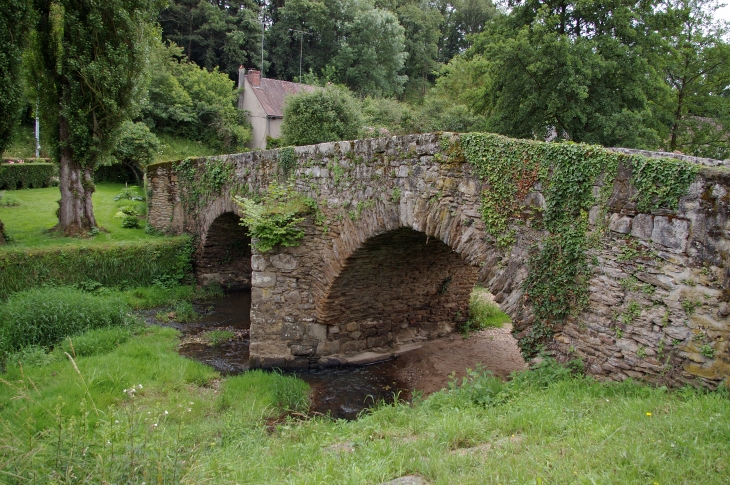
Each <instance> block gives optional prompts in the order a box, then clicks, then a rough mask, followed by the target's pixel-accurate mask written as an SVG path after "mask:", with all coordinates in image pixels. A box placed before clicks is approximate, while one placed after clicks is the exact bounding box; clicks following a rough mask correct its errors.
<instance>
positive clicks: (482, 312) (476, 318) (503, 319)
mask: <svg viewBox="0 0 730 485" xmlns="http://www.w3.org/2000/svg"><path fill="white" fill-rule="evenodd" d="M509 321H510V318H509V316H508V315H507V314H505V313H504V312H503V311H502V310H500V309H499V306H498V305H497V304H496V303H494V301H492V299H491V295H489V292H488V291H487V290H485V289H483V288H474V290H473V291H472V292H471V297H470V298H469V319H468V320H467V322H466V323H465V324H464V327H463V328H462V331H463V333H465V334H468V333H469V332H471V331H476V330H482V329H485V328H500V327H502V325H504V324H505V323H509Z"/></svg>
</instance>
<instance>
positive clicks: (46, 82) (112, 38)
mask: <svg viewBox="0 0 730 485" xmlns="http://www.w3.org/2000/svg"><path fill="white" fill-rule="evenodd" d="M160 7H161V4H160V2H156V1H155V2H146V1H141V0H112V1H107V2H103V3H98V4H97V3H95V4H93V5H81V4H78V3H76V2H71V1H65V0H64V1H60V2H50V1H42V2H39V3H38V5H37V13H38V23H37V25H36V32H35V36H34V38H33V50H34V55H33V56H31V59H32V61H31V64H32V66H31V69H30V71H29V75H30V76H33V78H34V81H36V82H37V83H39V86H38V88H37V92H36V93H35V94H37V95H38V96H39V97H40V99H41V112H42V115H43V118H44V121H45V123H44V126H46V127H47V128H46V130H47V131H48V132H49V133H52V134H53V136H54V139H53V141H52V145H53V148H54V150H55V151H56V156H59V155H60V153H66V154H67V156H68V157H69V158H70V157H71V154H73V155H72V156H73V161H74V162H75V163H77V164H78V165H79V166H80V167H91V168H93V167H94V166H95V165H96V164H97V163H98V162H99V161H100V159H101V158H102V157H103V156H104V155H106V154H108V153H109V152H110V151H111V149H112V148H113V146H114V143H115V142H116V134H117V130H118V129H119V127H120V125H121V124H122V122H123V121H124V119H125V118H126V116H127V115H128V114H129V113H130V109H132V108H133V106H134V102H135V100H136V98H137V96H138V91H137V90H138V87H139V81H140V79H141V75H142V73H143V71H144V69H145V67H146V65H147V63H146V62H145V61H146V57H147V55H148V52H149V48H148V46H149V43H148V40H149V36H150V34H151V30H150V26H151V25H152V23H153V22H154V19H155V18H156V17H157V14H158V13H159V9H160ZM59 127H61V128H62V129H59Z"/></svg>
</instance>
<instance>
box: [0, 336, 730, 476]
mask: <svg viewBox="0 0 730 485" xmlns="http://www.w3.org/2000/svg"><path fill="white" fill-rule="evenodd" d="M113 331H115V330H114V329H109V330H108V331H107V332H113ZM94 332H96V333H94V334H93V335H92V336H90V337H87V340H88V339H96V340H98V341H99V342H107V347H108V348H109V350H108V353H105V354H97V355H91V356H88V357H83V356H81V355H79V356H77V358H76V359H75V362H71V360H70V359H69V358H68V357H67V356H66V355H64V354H63V353H62V351H63V350H64V349H65V350H66V351H67V352H69V354H71V348H72V347H71V344H68V345H66V344H64V346H63V348H61V349H58V350H57V351H55V352H54V353H53V354H52V355H51V356H49V357H48V358H46V359H38V358H35V362H36V365H33V363H32V362H31V361H30V359H29V360H28V361H26V364H25V365H24V366H23V367H22V369H21V367H20V366H18V365H17V364H16V365H11V366H10V368H9V369H8V371H7V373H5V374H2V375H0V427H1V428H2V429H1V432H0V474H2V476H3V478H0V481H3V480H4V483H28V482H32V481H33V480H40V481H45V480H46V479H47V478H48V477H55V479H53V480H51V481H52V482H54V483H61V482H63V483H87V482H88V483H103V482H105V481H106V482H109V483H142V482H146V483H221V484H227V483H230V484H233V483H239V484H244V483H251V484H279V483H282V484H335V483H336V484H353V485H356V484H357V485H359V484H378V483H382V482H384V481H387V480H392V479H394V478H396V477H399V476H403V475H408V474H417V475H421V476H423V477H424V478H426V479H427V480H428V482H429V483H432V484H444V485H446V484H507V483H515V484H527V483H529V484H536V483H537V484H543V483H544V484H550V483H553V484H564V483H575V484H594V483H595V484H614V483H622V484H655V483H656V484H661V485H665V484H674V483H702V484H721V483H727V477H728V476H730V399H729V398H728V393H727V392H714V393H707V392H699V391H696V390H692V389H682V390H678V391H667V390H666V389H664V388H653V387H649V386H645V385H641V384H637V383H631V382H627V383H622V384H617V383H598V382H595V381H593V380H591V379H586V378H575V377H570V376H569V374H568V372H567V371H566V370H564V369H563V368H559V367H556V366H554V365H552V364H550V365H547V366H545V367H544V368H542V369H539V370H537V371H529V372H527V373H524V374H521V375H520V376H518V377H517V378H516V379H514V380H513V381H512V382H510V383H503V382H501V381H498V380H496V379H494V378H489V377H484V376H481V375H479V374H477V373H474V374H473V375H472V378H471V380H470V381H468V382H466V383H460V384H459V385H456V384H455V385H453V386H451V388H450V389H448V390H445V391H442V392H440V393H437V394H434V395H432V396H431V397H429V398H428V399H426V400H425V401H419V402H417V403H415V404H412V405H409V404H398V405H393V406H381V407H379V408H378V409H376V410H374V411H372V412H371V413H368V414H366V415H364V416H363V417H361V418H360V419H358V420H357V421H353V422H345V421H333V420H330V419H327V418H321V417H320V418H315V419H302V418H303V416H304V415H303V414H299V413H300V412H301V411H303V410H304V408H303V407H302V406H303V405H304V400H303V398H304V396H306V392H307V387H306V385H305V384H304V383H302V382H301V381H299V380H297V379H294V378H291V377H284V376H280V375H278V374H270V373H263V372H249V373H246V374H243V375H241V376H237V377H229V378H220V377H219V376H218V375H217V374H216V373H215V372H213V371H212V370H210V369H209V368H207V367H205V366H203V365H201V364H198V363H195V362H192V361H190V360H187V359H184V358H182V357H180V356H178V355H177V354H176V351H175V348H176V345H177V342H178V340H177V333H176V332H175V331H174V330H172V329H161V328H154V327H153V328H149V327H148V328H146V329H145V328H144V327H143V328H141V329H140V330H139V331H138V332H137V334H136V335H126V336H125V335H124V334H119V333H117V334H114V335H111V336H108V335H106V336H105V335H104V332H105V331H99V330H97V331H94ZM110 338H113V339H117V341H118V344H117V346H116V347H114V346H111V347H109V346H108V342H112V343H113V342H114V340H110ZM76 339H77V341H78V342H79V345H81V341H82V340H81V339H82V337H76ZM73 340H74V339H72V341H73ZM90 343H93V340H92V342H86V344H85V348H97V347H95V346H94V345H90ZM38 364H40V365H38ZM132 388H134V391H131V390H130V389H132ZM286 409H295V410H297V412H295V413H290V414H288V416H289V417H282V418H278V419H277V416H282V414H284V415H286V414H287V413H285V410H286ZM67 474H73V476H74V477H75V478H74V479H69V480H66V479H64V478H63V477H65V476H67Z"/></svg>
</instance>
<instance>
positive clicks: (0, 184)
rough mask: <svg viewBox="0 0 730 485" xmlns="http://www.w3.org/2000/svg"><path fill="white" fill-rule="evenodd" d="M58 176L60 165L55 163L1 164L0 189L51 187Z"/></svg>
mask: <svg viewBox="0 0 730 485" xmlns="http://www.w3.org/2000/svg"><path fill="white" fill-rule="evenodd" d="M56 177H58V166H57V165H56V164H53V163H13V164H9V163H2V164H0V190H15V189H39V188H42V187H50V186H51V185H53V183H54V179H56Z"/></svg>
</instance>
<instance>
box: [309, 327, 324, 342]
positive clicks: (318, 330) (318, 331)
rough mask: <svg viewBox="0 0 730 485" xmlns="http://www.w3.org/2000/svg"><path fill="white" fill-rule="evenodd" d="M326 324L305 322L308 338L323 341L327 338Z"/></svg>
mask: <svg viewBox="0 0 730 485" xmlns="http://www.w3.org/2000/svg"><path fill="white" fill-rule="evenodd" d="M327 327H328V326H327V325H322V324H320V323H309V324H307V336H308V337H309V338H312V339H315V340H318V341H320V342H324V341H325V340H327Z"/></svg>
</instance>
